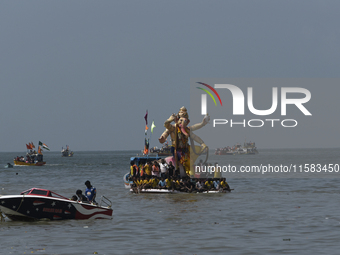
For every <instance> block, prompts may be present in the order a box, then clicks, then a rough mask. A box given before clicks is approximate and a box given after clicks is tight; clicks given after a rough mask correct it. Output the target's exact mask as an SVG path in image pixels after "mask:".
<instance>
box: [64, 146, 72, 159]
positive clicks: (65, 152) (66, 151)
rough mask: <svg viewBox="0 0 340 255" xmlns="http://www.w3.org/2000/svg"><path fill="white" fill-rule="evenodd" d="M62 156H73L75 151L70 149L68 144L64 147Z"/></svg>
mask: <svg viewBox="0 0 340 255" xmlns="http://www.w3.org/2000/svg"><path fill="white" fill-rule="evenodd" d="M61 156H62V157H72V156H73V151H70V149H69V146H68V145H66V149H64V148H63V147H62V150H61Z"/></svg>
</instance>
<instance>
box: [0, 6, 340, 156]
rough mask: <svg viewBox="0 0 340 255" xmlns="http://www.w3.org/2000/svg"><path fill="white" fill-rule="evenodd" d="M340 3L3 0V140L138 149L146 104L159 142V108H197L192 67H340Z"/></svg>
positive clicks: (215, 74)
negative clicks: (192, 102) (192, 90)
mask: <svg viewBox="0 0 340 255" xmlns="http://www.w3.org/2000/svg"><path fill="white" fill-rule="evenodd" d="M339 9H340V2H338V1H147V0H146V1H129V0H124V1H78V0H75V1H1V2H0V24H1V26H0V34H1V37H0V42H1V47H0V56H1V58H0V72H1V75H0V84H1V85H0V86H1V90H2V91H1V93H0V106H1V120H2V122H1V123H2V125H1V135H0V151H25V144H26V143H28V142H31V141H32V142H34V143H35V144H37V143H38V141H39V140H40V141H42V142H44V143H46V144H47V145H48V146H49V147H50V148H51V150H52V151H54V150H55V151H58V150H61V147H62V146H64V147H65V145H66V144H68V145H70V147H71V149H72V150H75V151H77V150H78V151H79V150H119V149H124V150H126V149H141V148H142V147H143V143H144V141H143V139H144V125H145V122H144V115H145V112H146V110H147V109H148V111H149V122H150V123H151V122H152V120H153V119H154V121H155V124H156V128H155V131H154V134H152V136H151V146H156V145H157V146H159V143H158V141H157V138H158V137H159V135H160V134H161V133H162V131H163V129H164V128H163V127H162V126H163V122H164V120H165V119H167V118H168V117H169V116H170V114H171V113H173V112H177V111H178V109H179V108H180V107H181V106H183V105H184V106H186V107H187V108H188V109H189V108H190V106H189V104H190V79H191V78H195V77H202V78H268V77H269V78H276V77H278V78H296V77H300V78H337V77H338V76H339V70H338V69H339V62H340V61H339V60H340V51H339V45H340V35H339V29H338V24H339V23H340V17H339V15H338V11H339ZM310 89H311V91H312V90H313V89H320V88H310ZM338 92H339V90H338V89H337V88H334V87H331V88H327V89H325V91H324V93H325V94H324V97H325V99H326V102H325V103H324V104H323V105H324V109H333V110H334V109H337V104H335V103H334V101H332V100H328V101H327V96H328V95H329V96H330V97H334V95H336V94H337V93H338ZM318 93H319V92H318ZM321 94H322V93H320V95H321ZM317 100H318V98H313V92H312V100H311V104H313V102H317ZM322 109H323V108H322ZM322 109H321V108H320V109H318V110H319V111H321V113H320V114H319V115H326V117H327V116H329V119H327V118H326V125H329V130H328V132H327V134H323V135H324V136H325V139H320V141H322V140H328V139H330V137H333V140H334V137H335V136H336V134H337V130H338V129H337V127H339V122H338V121H337V120H336V116H334V113H335V114H336V111H334V113H332V114H333V115H332V114H330V113H327V112H326V111H324V112H323V111H322ZM189 110H192V109H189ZM327 114H329V115H327ZM313 118H314V119H313V120H314V121H315V123H318V115H315V116H313ZM324 119H325V116H324ZM324 119H323V121H324ZM319 120H321V119H319ZM306 132H308V127H306ZM313 132H314V131H313ZM311 135H315V134H314V133H311ZM241 139H242V140H243V138H241ZM282 139H283V140H284V139H285V138H284V134H282ZM336 144H337V143H336V142H334V143H333V144H324V145H322V146H324V147H327V146H330V147H334V146H336ZM295 146H298V145H293V147H295ZM308 146H317V145H312V144H308ZM262 147H263V148H271V142H270V141H262Z"/></svg>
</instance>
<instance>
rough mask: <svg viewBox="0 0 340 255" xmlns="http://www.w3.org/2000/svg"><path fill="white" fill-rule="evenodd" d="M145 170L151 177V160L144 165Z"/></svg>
mask: <svg viewBox="0 0 340 255" xmlns="http://www.w3.org/2000/svg"><path fill="white" fill-rule="evenodd" d="M144 172H145V174H146V175H147V176H148V177H151V165H150V162H149V161H147V162H146V164H145V166H144Z"/></svg>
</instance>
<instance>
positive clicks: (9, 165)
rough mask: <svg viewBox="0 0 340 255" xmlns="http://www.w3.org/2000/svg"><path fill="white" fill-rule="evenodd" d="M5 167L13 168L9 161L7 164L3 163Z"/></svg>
mask: <svg viewBox="0 0 340 255" xmlns="http://www.w3.org/2000/svg"><path fill="white" fill-rule="evenodd" d="M5 168H13V165H12V164H11V163H7V164H6V165H5Z"/></svg>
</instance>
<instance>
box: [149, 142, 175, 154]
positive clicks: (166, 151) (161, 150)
mask: <svg viewBox="0 0 340 255" xmlns="http://www.w3.org/2000/svg"><path fill="white" fill-rule="evenodd" d="M150 153H157V154H158V156H171V155H172V153H171V146H169V145H168V143H166V144H165V145H163V146H162V148H158V147H153V148H151V149H150Z"/></svg>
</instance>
